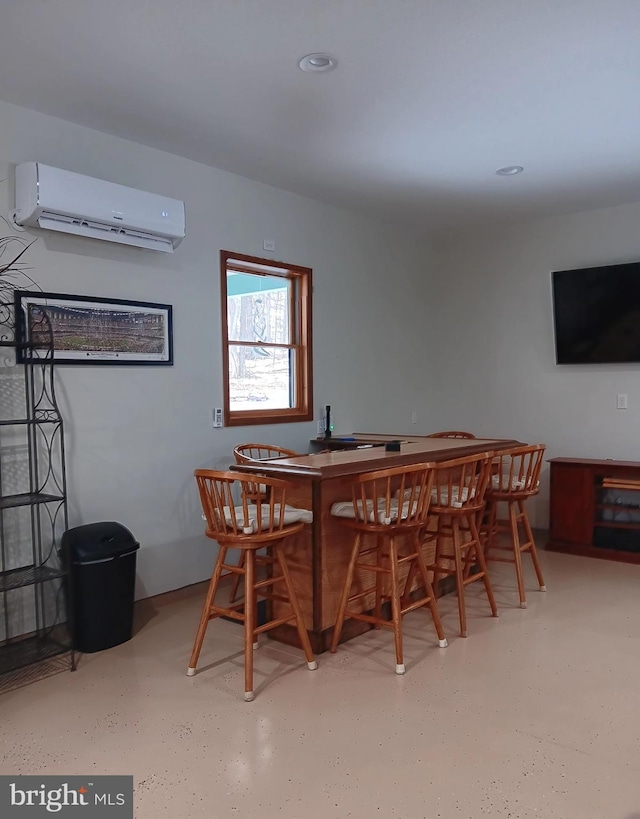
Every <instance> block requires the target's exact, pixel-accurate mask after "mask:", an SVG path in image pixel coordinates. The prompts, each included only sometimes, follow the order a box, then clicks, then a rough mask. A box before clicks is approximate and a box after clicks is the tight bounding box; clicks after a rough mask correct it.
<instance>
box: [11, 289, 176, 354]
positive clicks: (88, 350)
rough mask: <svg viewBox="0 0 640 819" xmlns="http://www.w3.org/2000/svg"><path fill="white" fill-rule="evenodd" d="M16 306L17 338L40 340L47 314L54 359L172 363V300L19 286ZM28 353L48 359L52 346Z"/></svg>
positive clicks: (41, 339)
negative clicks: (108, 296)
mask: <svg viewBox="0 0 640 819" xmlns="http://www.w3.org/2000/svg"><path fill="white" fill-rule="evenodd" d="M15 310H16V327H17V331H18V338H19V339H20V340H22V341H33V342H36V344H37V343H38V342H39V341H43V340H44V339H43V338H42V336H43V329H42V328H43V327H44V326H45V325H44V322H43V316H44V315H45V314H46V317H47V318H48V319H49V322H50V324H51V329H52V332H53V360H54V361H55V362H56V363H60V364H173V332H172V308H171V305H170V304H152V303H151V302H138V301H127V300H124V299H104V298H97V297H96V296H72V295H67V294H64V293H39V292H37V291H28V290H17V291H16V294H15ZM30 355H32V356H33V357H40V358H46V357H49V350H48V349H46V348H45V347H44V345H43V348H42V350H38V349H37V347H36V349H35V350H33V351H32V352H31V353H30ZM21 360H23V359H21V357H20V350H18V361H21Z"/></svg>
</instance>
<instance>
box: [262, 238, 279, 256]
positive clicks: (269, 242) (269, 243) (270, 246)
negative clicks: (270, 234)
mask: <svg viewBox="0 0 640 819" xmlns="http://www.w3.org/2000/svg"><path fill="white" fill-rule="evenodd" d="M262 248H263V250H268V251H269V252H270V253H275V252H276V243H275V241H274V240H273V239H265V240H264V242H263V243H262Z"/></svg>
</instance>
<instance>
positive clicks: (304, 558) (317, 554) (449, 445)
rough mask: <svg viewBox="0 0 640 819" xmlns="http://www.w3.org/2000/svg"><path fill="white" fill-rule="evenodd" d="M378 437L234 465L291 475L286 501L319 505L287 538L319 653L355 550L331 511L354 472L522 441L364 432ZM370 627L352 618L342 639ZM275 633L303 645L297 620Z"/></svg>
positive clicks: (448, 457) (310, 506)
mask: <svg viewBox="0 0 640 819" xmlns="http://www.w3.org/2000/svg"><path fill="white" fill-rule="evenodd" d="M373 437H376V438H378V441H379V442H380V443H381V444H382V445H381V446H368V447H367V448H363V449H355V450H354V449H351V450H347V451H332V452H319V453H315V454H310V455H298V456H296V457H294V458H275V459H270V460H268V461H264V462H262V463H260V464H241V465H234V466H232V467H231V468H232V469H235V470H239V471H241V472H253V473H258V474H261V475H271V476H273V477H281V478H287V479H288V480H290V481H292V482H294V484H295V488H294V490H292V491H290V492H288V493H287V503H288V504H290V505H291V506H296V507H299V508H304V509H311V510H312V511H313V523H312V524H311V525H310V526H309V527H306V529H307V531H304V532H301V533H300V535H298V536H296V537H290V538H287V542H286V545H285V550H286V554H287V558H288V563H289V568H290V570H291V574H292V576H293V579H294V585H295V587H296V592H297V596H298V600H299V602H300V605H301V607H302V612H303V615H304V620H305V626H306V628H307V631H308V632H309V637H310V639H311V644H312V646H313V650H314V652H315V653H316V654H320V653H322V652H324V651H326V650H327V649H328V647H329V643H330V641H331V634H332V631H333V626H334V622H335V617H336V612H337V607H338V600H339V596H340V592H341V590H342V587H343V584H344V578H345V575H346V568H347V563H348V560H349V554H350V549H351V534H350V533H349V532H348V531H346V527H343V526H341V525H340V523H339V522H338V521H337V520H336V518H335V517H333V516H332V515H331V506H332V504H334V503H336V501H344V500H350V499H351V483H352V481H353V478H354V476H356V475H359V474H362V473H364V472H369V471H371V470H375V469H386V468H389V467H393V466H401V465H404V464H407V465H408V464H417V463H432V462H434V463H437V462H440V461H448V460H451V459H453V458H458V457H462V456H464V455H472V454H475V453H478V452H496V453H498V452H504V451H506V450H509V449H512V448H513V447H517V446H522V443H521V442H519V441H515V440H505V439H495V438H475V439H459V438H455V439H454V438H427V437H419V436H414V437H411V436H404V437H403V436H391V435H389V436H386V435H385V436H370V435H366V436H365V435H363V438H367V439H368V440H371V438H373ZM389 440H400V441H401V442H402V443H401V444H400V451H399V452H389V451H387V450H386V449H385V445H384V444H385V443H386V441H389ZM376 443H377V442H376ZM274 605H276V606H277V604H274ZM370 607H371V606H370V605H369V608H370ZM366 609H367V601H366V600H364V601H363V610H366ZM369 628H370V626H369V625H368V624H367V623H363V622H360V621H356V620H349V621H347V622H346V623H345V625H344V628H343V633H342V641H344V640H348V639H350V638H351V637H354V636H355V635H356V634H361V633H362V632H364V631H367V630H368V629H369ZM271 636H272V637H273V638H274V639H276V640H280V641H281V642H283V643H287V644H290V645H298V641H297V640H298V638H297V634H296V631H295V629H294V628H293V627H291V626H282V627H280V628H278V629H274V630H273V631H272V632H271Z"/></svg>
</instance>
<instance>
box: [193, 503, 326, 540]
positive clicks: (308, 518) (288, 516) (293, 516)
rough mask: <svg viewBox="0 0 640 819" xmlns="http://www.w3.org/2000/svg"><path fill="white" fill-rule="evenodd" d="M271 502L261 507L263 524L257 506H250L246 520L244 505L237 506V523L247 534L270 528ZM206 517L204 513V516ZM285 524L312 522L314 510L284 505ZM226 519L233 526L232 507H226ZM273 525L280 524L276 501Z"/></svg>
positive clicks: (278, 508) (235, 508) (278, 505)
mask: <svg viewBox="0 0 640 819" xmlns="http://www.w3.org/2000/svg"><path fill="white" fill-rule="evenodd" d="M269 511H270V510H269V504H263V505H262V508H261V516H260V517H261V524H260V525H258V518H257V514H258V510H257V507H256V506H250V507H249V510H248V520H246V521H245V518H244V509H243V507H242V506H235V507H234V513H235V520H236V525H237V526H238V527H239V528H240V529H242V531H243V532H244V534H245V535H252V534H255V533H256V532H259V531H261V530H262V529H268V528H269ZM202 517H204V515H203V516H202ZM283 518H284V519H283V526H291V524H293V523H312V522H313V512H311V511H310V510H309V509H297V508H296V507H295V506H287V505H285V507H284V515H283ZM224 520H225V523H226V524H227V526H233V514H232V512H231V507H229V506H225V507H224ZM273 520H274V523H273V525H274V526H275V527H278V526H280V504H279V503H276V504H274V506H273Z"/></svg>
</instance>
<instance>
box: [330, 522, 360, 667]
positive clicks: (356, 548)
mask: <svg viewBox="0 0 640 819" xmlns="http://www.w3.org/2000/svg"><path fill="white" fill-rule="evenodd" d="M361 540H362V534H361V533H360V532H358V533H357V534H356V537H355V540H354V542H353V549H352V550H351V559H350V560H349V565H348V567H347V576H346V578H345V581H344V587H343V589H342V596H341V597H340V603H339V604H338V615H337V617H336V624H335V626H334V629H333V639H332V640H331V647H330V648H329V651H330V652H331V653H332V654H335V653H336V650H337V648H338V642H339V640H340V635H341V633H342V626H343V625H344V617H345V612H346V610H347V602H348V600H349V592H350V591H351V584H352V583H353V574H354V571H355V566H356V561H357V559H358V555H359V554H360V541H361Z"/></svg>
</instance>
